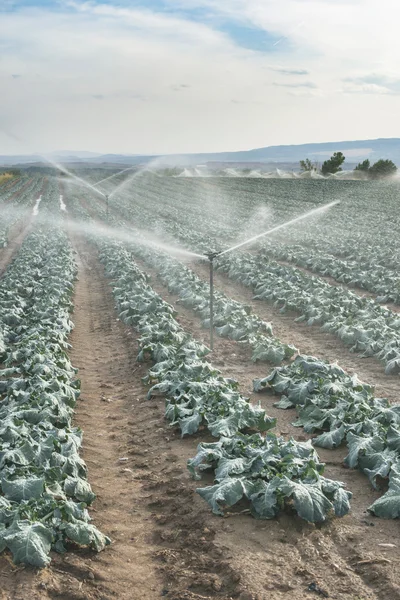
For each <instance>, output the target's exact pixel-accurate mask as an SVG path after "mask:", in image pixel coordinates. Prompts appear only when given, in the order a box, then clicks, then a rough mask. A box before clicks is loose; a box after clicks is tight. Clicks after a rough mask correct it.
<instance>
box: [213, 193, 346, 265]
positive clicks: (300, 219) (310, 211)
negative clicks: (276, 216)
mask: <svg viewBox="0 0 400 600" xmlns="http://www.w3.org/2000/svg"><path fill="white" fill-rule="evenodd" d="M339 203H340V200H334V201H333V202H330V203H329V204H324V205H323V206H319V207H318V208H313V210H309V211H308V212H306V213H304V214H303V215H300V216H299V217H295V218H294V219H291V220H290V221H285V223H281V224H280V225H277V226H276V227H272V229H268V230H267V231H264V232H263V233H259V234H258V235H255V236H254V237H252V238H250V239H248V240H246V241H244V242H241V243H240V244H236V245H235V246H232V247H231V248H228V249H227V250H222V252H219V253H218V254H217V256H222V255H223V254H227V253H228V252H232V250H237V249H238V248H242V247H243V246H247V245H248V244H250V243H251V242H255V241H256V240H258V239H260V238H262V237H264V236H265V235H268V234H270V233H275V231H279V230H280V229H284V228H285V227H288V226H289V225H292V224H293V223H298V222H299V221H303V220H304V219H307V218H308V217H311V216H313V215H316V214H318V213H320V212H324V211H325V210H328V209H329V208H331V207H332V206H335V205H336V204H339Z"/></svg>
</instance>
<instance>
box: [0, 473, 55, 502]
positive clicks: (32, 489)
mask: <svg viewBox="0 0 400 600" xmlns="http://www.w3.org/2000/svg"><path fill="white" fill-rule="evenodd" d="M1 488H2V490H3V493H4V495H5V497H6V498H7V499H8V500H13V501H14V502H21V500H30V499H31V498H40V497H41V496H42V494H43V491H44V479H43V478H40V477H30V478H27V479H15V480H14V481H8V480H7V479H2V481H1Z"/></svg>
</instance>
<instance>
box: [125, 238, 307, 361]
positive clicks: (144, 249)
mask: <svg viewBox="0 0 400 600" xmlns="http://www.w3.org/2000/svg"><path fill="white" fill-rule="evenodd" d="M136 236H137V242H139V243H137V242H135V244H134V245H133V250H134V254H135V255H137V256H139V257H140V258H141V259H142V260H144V261H145V262H146V263H147V264H149V265H150V266H151V267H152V268H154V269H155V270H156V271H157V276H158V277H159V279H160V280H161V282H162V283H163V284H164V285H165V286H166V287H167V288H168V290H169V292H170V293H172V294H176V295H177V296H179V301H178V302H180V303H181V304H183V305H184V306H185V307H186V308H188V309H190V310H193V311H194V312H195V313H196V314H198V315H199V317H200V318H201V323H202V326H203V327H205V328H208V329H209V328H210V288H209V284H208V283H205V282H204V281H202V280H201V279H200V278H199V277H197V275H196V274H195V273H194V272H193V271H192V270H191V269H189V267H187V266H186V265H184V264H182V263H181V262H180V261H178V260H176V259H175V258H172V257H170V256H168V254H166V253H165V252H162V251H159V250H156V249H154V248H152V247H149V246H147V245H141V244H140V237H141V236H140V233H139V232H137V233H136ZM214 326H215V330H216V333H217V335H219V336H220V337H226V338H229V339H232V340H235V341H237V342H240V343H242V344H243V345H246V346H249V347H250V349H251V351H252V360H253V361H254V362H257V361H268V362H271V363H272V364H280V363H281V362H282V361H284V360H288V359H290V358H292V357H293V356H294V355H295V354H296V353H297V352H298V350H297V348H296V347H295V346H293V345H289V344H284V343H282V342H281V341H280V340H279V339H278V338H276V337H274V336H273V331H272V325H271V323H267V322H265V321H263V320H262V319H260V318H259V317H258V316H257V315H255V314H252V313H251V307H250V306H245V305H243V304H241V303H240V302H236V301H235V300H232V299H231V298H229V297H227V296H226V295H225V294H223V293H221V292H219V291H215V292H214Z"/></svg>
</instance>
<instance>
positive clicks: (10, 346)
mask: <svg viewBox="0 0 400 600" xmlns="http://www.w3.org/2000/svg"><path fill="white" fill-rule="evenodd" d="M75 277H76V265H75V262H74V258H73V252H72V249H71V247H70V245H69V243H68V238H67V237H66V235H65V234H64V233H63V232H62V231H61V230H60V229H57V228H47V227H45V226H44V225H43V224H40V223H38V224H37V227H36V228H35V230H34V231H33V233H31V234H30V235H29V236H28V237H27V238H26V239H25V241H24V243H23V245H22V247H21V249H20V251H19V253H18V254H17V257H16V258H15V259H14V261H13V263H12V264H11V265H10V266H9V267H8V269H7V271H6V273H5V275H4V276H3V278H2V279H1V280H0V362H1V365H2V368H1V370H0V399H1V404H0V422H1V425H0V482H1V483H0V489H1V492H2V495H1V496H0V549H1V550H3V549H4V548H6V547H7V548H9V549H10V550H11V551H12V553H13V556H14V560H15V562H23V563H27V564H32V565H35V566H44V565H46V564H48V563H49V562H50V559H49V556H48V554H49V552H50V549H55V550H56V551H58V552H64V551H65V550H66V548H67V545H68V543H69V542H71V541H72V542H75V543H78V544H80V545H90V546H92V547H94V548H95V549H97V550H101V549H102V548H103V547H104V546H105V544H107V543H109V540H108V539H107V538H105V537H104V536H103V535H102V534H101V533H100V532H99V531H98V530H97V529H96V528H95V527H94V526H93V525H91V524H90V522H89V521H90V517H89V514H88V511H87V509H86V506H87V505H88V504H90V503H91V502H92V501H93V499H94V497H95V496H94V494H93V492H92V491H91V488H90V485H89V483H88V482H87V469H86V466H85V463H84V462H83V460H82V459H81V458H80V456H79V448H80V445H81V440H82V432H81V431H80V430H79V429H77V428H75V427H72V424H71V420H72V416H73V408H74V406H75V404H76V401H77V398H78V396H79V387H80V385H79V380H77V379H76V370H75V369H74V368H73V367H72V365H71V363H70V361H69V358H68V355H67V350H68V348H69V345H68V342H67V338H68V335H69V333H70V332H71V329H72V327H73V325H72V322H71V320H70V316H69V313H70V311H71V310H72V294H73V285H74V280H75Z"/></svg>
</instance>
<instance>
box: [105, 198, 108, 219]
mask: <svg viewBox="0 0 400 600" xmlns="http://www.w3.org/2000/svg"><path fill="white" fill-rule="evenodd" d="M105 199H106V215H107V222H108V194H106V195H105Z"/></svg>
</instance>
